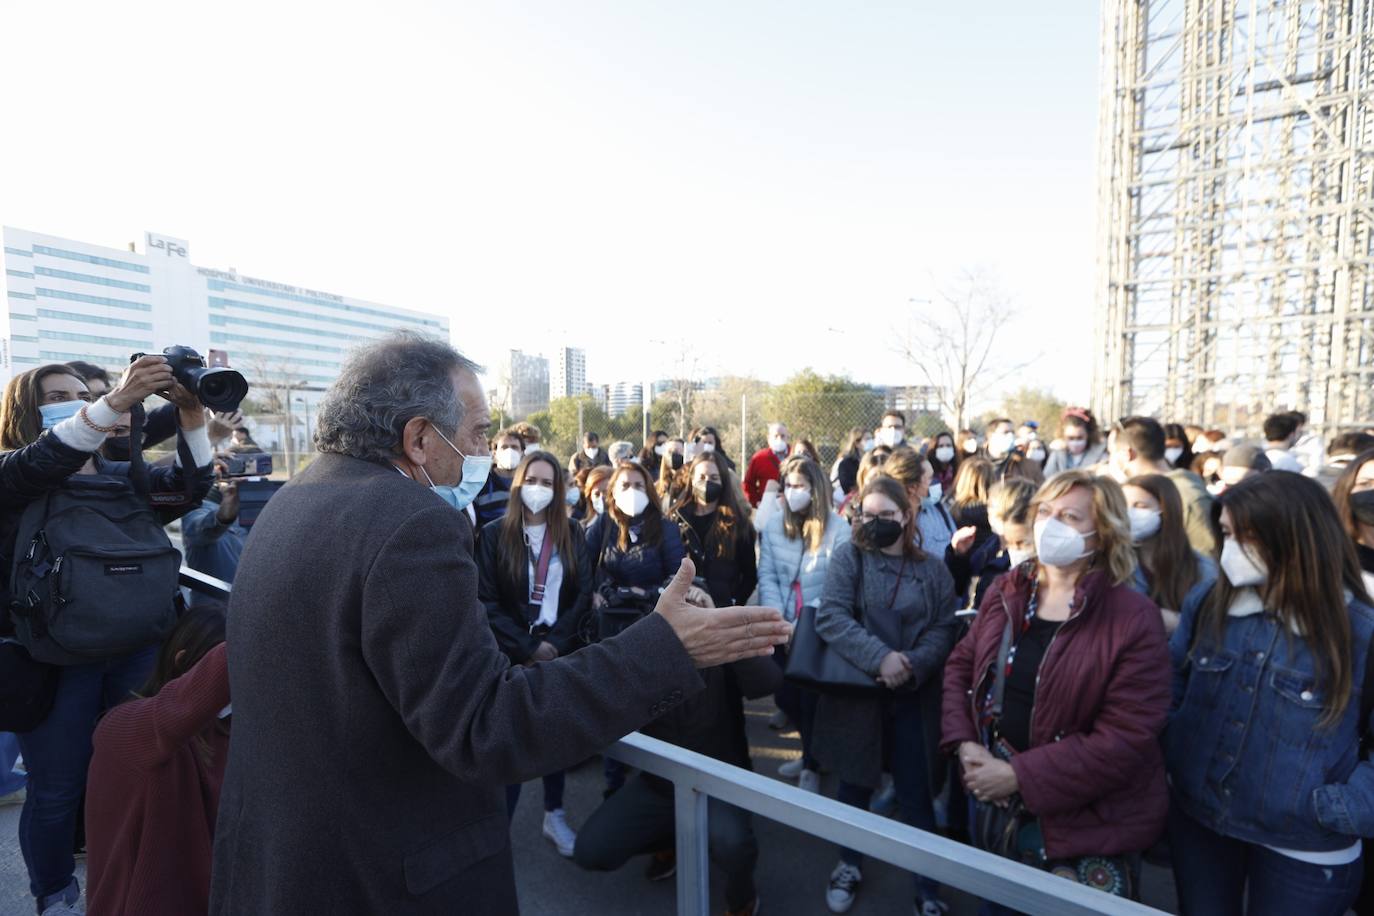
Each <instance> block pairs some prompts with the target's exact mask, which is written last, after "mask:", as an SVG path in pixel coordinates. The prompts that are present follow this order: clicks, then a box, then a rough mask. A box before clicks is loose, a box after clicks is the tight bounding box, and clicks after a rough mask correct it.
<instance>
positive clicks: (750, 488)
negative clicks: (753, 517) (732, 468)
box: [744, 446, 782, 509]
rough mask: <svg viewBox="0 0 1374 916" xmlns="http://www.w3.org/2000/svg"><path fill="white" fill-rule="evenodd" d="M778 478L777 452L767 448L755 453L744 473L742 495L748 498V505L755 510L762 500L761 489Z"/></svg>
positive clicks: (780, 466) (780, 472)
mask: <svg viewBox="0 0 1374 916" xmlns="http://www.w3.org/2000/svg"><path fill="white" fill-rule="evenodd" d="M780 476H782V461H781V460H779V458H778V453H777V452H775V451H773V450H772V449H771V448H768V447H767V446H764V447H763V448H761V449H759V450H758V451H757V452H755V453H754V457H753V458H750V459H749V467H748V468H746V469H745V472H744V495H745V496H746V497H748V499H749V505H751V506H753V507H754V508H755V509H757V508H758V507H759V500H761V499H763V488H764V487H766V486H768V481H770V480H777V479H778V478H779V477H780Z"/></svg>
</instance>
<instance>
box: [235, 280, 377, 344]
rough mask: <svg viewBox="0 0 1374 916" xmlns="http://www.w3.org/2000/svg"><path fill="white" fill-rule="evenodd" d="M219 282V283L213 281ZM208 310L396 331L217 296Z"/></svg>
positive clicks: (350, 320)
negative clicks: (252, 312)
mask: <svg viewBox="0 0 1374 916" xmlns="http://www.w3.org/2000/svg"><path fill="white" fill-rule="evenodd" d="M214 282H220V281H214ZM210 308H212V309H225V308H236V309H252V310H253V311H255V312H266V313H268V314H272V315H282V316H284V317H286V318H305V319H307V320H309V321H327V322H329V323H330V324H346V325H348V326H349V327H354V328H367V329H368V330H369V331H381V332H383V333H389V332H391V331H394V330H396V328H397V325H395V324H389V325H388V324H372V323H371V322H367V321H354V320H352V319H351V318H337V317H335V316H333V315H321V314H320V313H318V312H301V311H297V310H296V309H284V308H280V307H278V306H275V305H259V304H258V303H256V302H241V301H239V300H238V299H221V298H219V297H217V296H211V297H210Z"/></svg>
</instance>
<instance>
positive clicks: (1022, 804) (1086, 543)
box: [941, 470, 1169, 897]
mask: <svg viewBox="0 0 1374 916" xmlns="http://www.w3.org/2000/svg"><path fill="white" fill-rule="evenodd" d="M1032 515H1033V517H1034V518H1035V528H1034V531H1035V549H1036V554H1037V557H1036V561H1035V562H1033V563H1029V562H1028V563H1024V564H1022V565H1021V566H1018V567H1016V568H1015V569H1012V570H1011V571H1010V572H1008V573H1006V574H1005V575H1003V576H1002V577H1001V578H999V579H998V580H997V581H996V582H994V583H993V585H992V586H991V588H989V590H988V593H987V597H986V598H985V599H984V601H983V606H982V608H981V609H980V610H979V612H978V616H977V617H976V618H975V619H974V622H973V627H972V629H970V631H969V634H968V636H967V637H966V638H964V639H963V640H962V641H960V643H959V644H958V646H956V647H955V649H954V652H953V653H952V654H951V655H950V657H949V660H948V661H947V662H946V664H945V680H944V697H943V704H944V716H943V726H944V733H943V737H942V742H941V746H942V747H943V748H944V749H945V750H946V751H947V752H949V753H951V754H957V755H958V758H959V763H960V765H961V766H962V768H963V773H964V785H965V787H966V788H967V789H968V790H969V793H970V794H971V795H973V797H974V799H975V801H976V803H977V805H976V817H975V826H974V839H975V842H976V844H977V845H979V846H980V847H982V848H984V849H987V850H988V851H991V852H997V853H999V854H1001V855H1004V856H1007V857H1009V858H1013V859H1017V860H1018V861H1021V862H1023V863H1026V864H1030V865H1034V866H1037V867H1040V868H1044V869H1047V870H1050V871H1053V872H1054V873H1055V874H1059V875H1061V876H1063V877H1066V878H1070V879H1072V880H1076V881H1078V882H1080V883H1083V884H1088V885H1090V886H1093V887H1097V888H1100V889H1102V890H1105V891H1107V892H1109V893H1112V894H1117V895H1120V896H1126V897H1135V896H1137V894H1138V890H1139V877H1140V858H1141V853H1143V852H1144V851H1145V850H1146V849H1148V848H1149V847H1150V846H1151V845H1152V844H1153V843H1154V842H1155V840H1157V839H1158V838H1159V836H1160V834H1161V833H1162V832H1163V829H1164V823H1165V816H1166V813H1167V810H1168V805H1169V799H1168V788H1167V786H1166V784H1165V780H1164V760H1163V755H1162V752H1161V750H1160V745H1159V735H1160V733H1161V732H1162V731H1163V729H1164V723H1165V717H1166V716H1167V715H1168V711H1169V667H1168V658H1169V653H1168V647H1167V644H1166V641H1165V637H1164V625H1163V623H1162V622H1161V620H1160V616H1159V611H1158V609H1157V608H1155V606H1154V605H1153V604H1152V603H1151V602H1150V600H1149V599H1148V598H1146V597H1145V596H1144V595H1141V594H1140V593H1139V592H1137V591H1135V590H1134V589H1133V588H1132V583H1133V581H1134V578H1135V570H1136V558H1135V551H1134V549H1133V548H1132V546H1131V531H1130V523H1129V521H1128V513H1127V509H1126V499H1125V497H1124V496H1123V494H1122V492H1121V487H1120V486H1119V485H1118V484H1117V483H1116V482H1115V481H1113V480H1111V479H1109V478H1106V477H1095V476H1093V475H1092V474H1091V473H1089V472H1088V471H1085V470H1072V471H1064V472H1061V473H1060V474H1058V475H1057V476H1055V477H1054V478H1052V479H1051V480H1050V481H1049V482H1047V483H1046V484H1044V485H1043V486H1042V487H1041V488H1040V490H1039V492H1038V493H1037V494H1036V496H1035V499H1034V501H1033V503H1032Z"/></svg>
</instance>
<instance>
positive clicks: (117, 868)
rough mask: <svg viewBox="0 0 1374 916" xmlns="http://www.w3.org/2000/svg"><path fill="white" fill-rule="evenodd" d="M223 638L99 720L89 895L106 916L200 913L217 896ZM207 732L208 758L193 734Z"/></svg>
mask: <svg viewBox="0 0 1374 916" xmlns="http://www.w3.org/2000/svg"><path fill="white" fill-rule="evenodd" d="M228 705H229V666H228V663H227V661H226V656H225V648H224V644H223V643H220V644H219V645H218V646H216V647H215V648H213V649H211V650H210V651H209V652H207V653H206V654H205V657H204V658H202V659H201V660H200V661H199V662H197V663H196V664H195V665H194V666H193V667H192V668H191V670H190V671H188V672H186V673H185V674H183V675H182V676H181V677H178V678H176V679H174V680H172V681H169V682H168V683H167V684H166V685H165V686H164V687H163V688H162V689H161V690H160V691H158V693H157V695H155V696H152V697H148V698H146V699H140V700H130V701H129V702H127V703H123V704H121V705H119V706H116V707H115V708H114V709H111V710H110V711H109V713H107V714H106V715H105V717H104V718H103V719H102V720H101V721H100V724H99V725H97V726H96V729H95V736H94V738H93V739H92V741H93V744H94V746H95V752H94V754H93V756H92V757H91V766H90V773H89V776H88V778H87V787H86V838H87V860H86V880H87V885H88V886H87V888H86V896H87V900H88V909H89V911H90V912H91V913H99V914H100V916H121V914H130V916H134V914H137V916H160V914H167V916H196V914H202V913H205V912H207V911H208V909H209V902H210V851H211V848H212V844H213V842H214V833H215V815H216V813H217V812H218V810H219V792H220V785H221V783H222V782H223V780H224V766H225V763H226V762H227V761H228V758H229V737H228V735H227V734H225V733H224V731H223V730H222V729H220V728H217V727H216V726H217V724H218V722H217V717H218V715H219V713H220V711H221V710H223V709H224V707H226V706H228ZM197 737H204V738H205V740H206V743H207V745H208V750H209V764H208V765H207V764H206V762H205V761H204V760H203V759H202V753H201V751H200V750H199V749H198V748H197V744H196V742H195V740H194V739H195V738H197Z"/></svg>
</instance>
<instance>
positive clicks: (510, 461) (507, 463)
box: [492, 447, 525, 471]
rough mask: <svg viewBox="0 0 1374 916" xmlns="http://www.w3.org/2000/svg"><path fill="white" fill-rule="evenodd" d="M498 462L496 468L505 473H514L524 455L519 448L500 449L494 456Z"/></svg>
mask: <svg viewBox="0 0 1374 916" xmlns="http://www.w3.org/2000/svg"><path fill="white" fill-rule="evenodd" d="M492 457H493V458H494V459H495V461H496V466H497V467H498V468H500V469H501V470H503V471H513V470H515V469H516V468H517V467H519V465H520V459H521V458H524V457H525V456H524V454H523V453H522V452H521V451H520V449H518V448H510V447H506V448H498V449H497V450H496V454H495V455H493V456H492Z"/></svg>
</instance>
